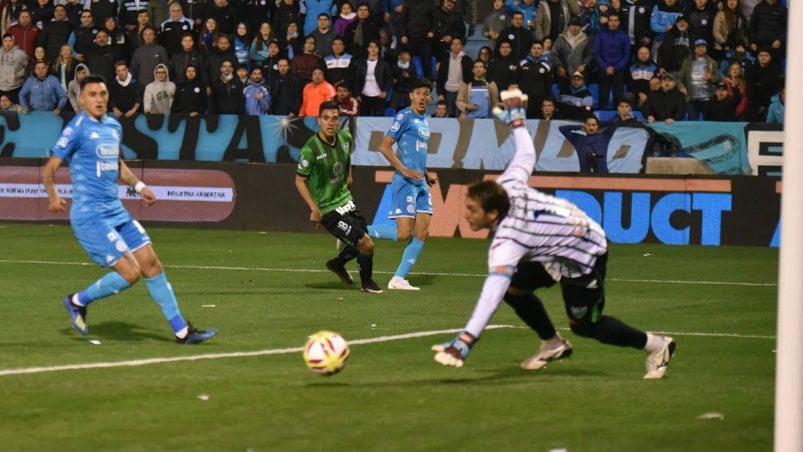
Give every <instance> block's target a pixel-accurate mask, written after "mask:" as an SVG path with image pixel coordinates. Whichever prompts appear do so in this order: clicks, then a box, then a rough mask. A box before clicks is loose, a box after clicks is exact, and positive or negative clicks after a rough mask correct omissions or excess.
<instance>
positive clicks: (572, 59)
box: [552, 17, 594, 89]
mask: <svg viewBox="0 0 803 452" xmlns="http://www.w3.org/2000/svg"><path fill="white" fill-rule="evenodd" d="M580 25H581V23H580V19H578V18H576V17H572V18H571V19H569V25H568V26H567V28H566V32H565V33H561V35H560V36H558V39H556V40H555V44H554V45H553V46H552V55H554V56H555V57H556V58H557V60H558V62H559V63H560V65H559V66H558V67H557V76H558V85H559V86H560V87H561V89H566V88H567V87H568V85H569V75H570V74H574V73H575V72H579V73H581V74H583V77H584V78H585V77H587V76H588V75H589V74H590V72H591V71H590V70H589V67H590V65H591V64H592V63H593V61H594V42H593V40H591V39H589V37H588V35H587V34H585V33H583V32H582V31H581V30H580Z"/></svg>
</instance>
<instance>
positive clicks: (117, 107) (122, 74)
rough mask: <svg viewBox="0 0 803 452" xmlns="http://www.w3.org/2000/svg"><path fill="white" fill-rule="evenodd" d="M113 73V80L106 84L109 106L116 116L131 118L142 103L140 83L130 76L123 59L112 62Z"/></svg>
mask: <svg viewBox="0 0 803 452" xmlns="http://www.w3.org/2000/svg"><path fill="white" fill-rule="evenodd" d="M114 73H115V77H114V81H113V82H111V83H109V84H108V87H109V107H111V110H112V112H113V113H114V116H116V117H117V118H119V119H123V118H131V117H133V116H134V115H136V114H137V112H139V107H140V106H141V105H142V85H140V84H139V83H137V81H136V80H134V77H132V76H131V72H129V71H128V63H126V62H125V61H122V60H121V61H118V62H116V63H115V64H114Z"/></svg>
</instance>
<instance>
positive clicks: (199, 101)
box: [170, 77, 207, 113]
mask: <svg viewBox="0 0 803 452" xmlns="http://www.w3.org/2000/svg"><path fill="white" fill-rule="evenodd" d="M206 104H207V97H206V86H205V85H203V84H202V83H201V81H200V80H198V77H196V78H195V79H194V80H192V81H185V82H183V83H179V84H178V85H177V86H176V96H175V97H174V98H173V105H172V107H171V108H170V111H171V113H194V112H198V113H204V112H205V111H206Z"/></svg>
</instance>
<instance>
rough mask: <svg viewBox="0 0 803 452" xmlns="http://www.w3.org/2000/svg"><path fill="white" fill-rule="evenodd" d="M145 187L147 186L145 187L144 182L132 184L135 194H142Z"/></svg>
mask: <svg viewBox="0 0 803 452" xmlns="http://www.w3.org/2000/svg"><path fill="white" fill-rule="evenodd" d="M145 187H147V185H145V182H142V181H139V182H137V183H136V184H134V191H135V192H137V193H142V190H144V189H145Z"/></svg>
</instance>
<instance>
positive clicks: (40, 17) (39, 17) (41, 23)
mask: <svg viewBox="0 0 803 452" xmlns="http://www.w3.org/2000/svg"><path fill="white" fill-rule="evenodd" d="M28 8H29V9H30V10H31V15H32V16H33V23H34V25H36V26H37V27H39V29H40V30H42V29H44V27H45V24H46V23H48V22H50V21H51V20H52V19H53V16H54V14H55V7H54V6H53V3H51V1H50V0H34V1H29V2H28ZM64 17H65V20H66V17H67V9H66V8H65V9H64Z"/></svg>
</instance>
